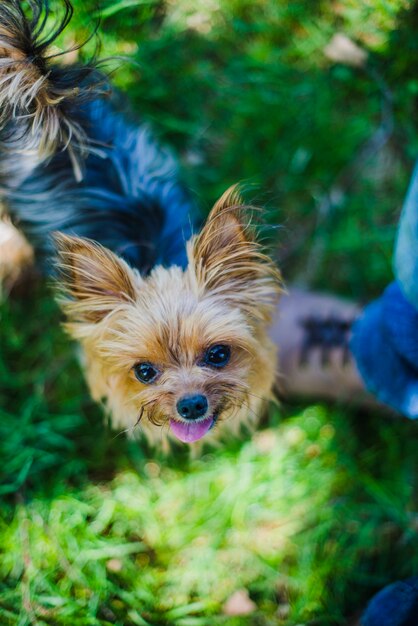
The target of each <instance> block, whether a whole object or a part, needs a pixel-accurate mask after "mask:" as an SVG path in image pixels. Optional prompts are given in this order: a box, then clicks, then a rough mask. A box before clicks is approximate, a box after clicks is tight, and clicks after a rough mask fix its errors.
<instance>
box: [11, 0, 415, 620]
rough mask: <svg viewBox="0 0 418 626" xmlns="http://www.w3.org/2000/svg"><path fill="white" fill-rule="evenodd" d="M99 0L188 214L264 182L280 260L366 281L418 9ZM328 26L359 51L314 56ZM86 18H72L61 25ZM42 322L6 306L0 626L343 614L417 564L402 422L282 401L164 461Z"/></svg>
mask: <svg viewBox="0 0 418 626" xmlns="http://www.w3.org/2000/svg"><path fill="white" fill-rule="evenodd" d="M93 5H94V3H93V2H90V0H89V2H84V1H82V0H77V2H76V8H78V9H79V10H80V11H81V10H82V9H83V10H85V12H86V13H88V14H89V15H90V16H91V15H92V14H93V13H94V9H93V8H92V7H93ZM105 7H106V10H105V12H104V19H103V22H102V25H101V27H100V33H101V35H102V38H103V40H104V44H103V50H102V56H106V55H109V54H123V55H129V56H130V57H131V58H132V59H133V60H134V61H135V63H128V62H127V61H126V62H121V61H119V62H118V63H117V64H116V65H117V66H118V68H119V69H116V71H115V79H116V80H117V82H118V84H119V86H121V87H122V88H124V89H126V90H127V91H128V93H129V96H130V98H131V100H132V102H133V103H134V105H135V108H136V109H137V110H138V111H139V112H140V113H141V115H142V116H143V117H144V118H146V119H147V120H150V121H151V122H152V123H153V125H154V127H155V129H156V131H157V132H158V134H160V135H162V136H163V137H164V138H165V139H166V140H167V141H168V142H169V143H171V144H172V145H173V146H175V148H176V151H177V152H178V153H179V155H180V158H181V161H182V163H183V165H184V171H185V177H186V180H187V182H188V185H189V187H190V188H191V189H192V193H193V195H194V197H195V198H196V201H197V202H198V203H199V205H200V206H202V207H203V212H204V211H206V210H207V209H208V208H209V206H210V203H211V202H212V201H213V200H214V199H215V198H216V197H217V196H218V195H219V194H220V193H221V192H222V191H223V190H224V189H225V188H226V187H227V186H228V185H230V184H231V183H234V182H236V181H237V180H243V179H244V180H246V181H247V182H249V183H250V187H251V184H252V183H257V184H258V187H255V186H254V195H255V200H256V201H259V202H261V203H262V204H267V207H268V210H269V213H268V219H269V221H270V222H271V223H273V224H280V225H281V228H280V229H279V230H278V231H273V234H272V237H273V240H274V247H275V248H276V249H277V258H278V261H279V262H280V265H281V266H282V268H283V269H284V273H285V276H286V277H287V278H298V279H299V280H302V281H303V280H304V279H305V282H307V283H308V284H310V285H311V286H312V285H313V286H320V287H321V288H322V289H330V290H334V291H339V292H340V293H344V294H345V295H349V296H351V297H354V298H361V299H362V300H363V301H366V300H368V299H370V298H371V297H373V296H374V295H376V294H377V293H379V291H380V290H381V289H382V288H383V286H384V285H385V284H386V283H387V282H388V281H389V280H390V279H391V249H392V245H393V241H394V237H395V232H396V221H397V218H398V215H399V210H400V206H401V201H402V197H403V194H404V193H405V189H406V185H407V181H408V177H409V172H410V170H411V167H412V163H413V159H414V158H415V157H416V155H417V152H418V142H417V136H418V135H417V129H416V121H415V120H416V115H415V110H416V108H415V107H416V94H417V93H418V86H417V79H416V67H417V63H418V59H417V54H418V53H417V51H416V45H415V42H416V28H417V26H416V23H417V21H418V20H417V13H418V12H417V10H416V9H414V8H413V6H412V3H411V2H408V1H407V0H396V1H395V0H393V1H391V2H385V3H372V2H353V1H352V0H341V2H329V3H326V2H324V3H314V2H311V1H310V0H305V1H303V0H298V1H295V2H292V3H288V2H281V1H280V2H276V0H274V1H273V0H271V1H270V0H266V1H261V0H260V1H257V2H246V1H243V0H240V1H238V0H237V1H232V0H231V1H228V2H227V1H226V0H218V1H216V2H210V3H209V2H201V3H195V2H193V3H192V2H190V3H189V2H186V1H184V0H182V1H181V2H169V3H167V4H164V3H159V2H146V3H144V2H142V0H141V1H139V0H132V1H131V0H122V1H121V2H116V3H115V2H112V3H111V2H107V3H105ZM90 9H91V10H90ZM338 31H343V32H344V33H346V34H348V35H349V36H351V37H354V38H355V39H356V40H357V41H358V43H360V44H361V45H362V46H365V47H366V48H367V49H368V50H369V64H370V65H369V66H367V67H366V68H365V67H363V68H359V67H350V66H347V65H344V64H339V63H333V62H331V61H330V60H329V59H327V58H326V56H325V54H324V47H325V46H326V45H327V44H328V43H329V41H330V39H331V37H332V35H333V34H335V32H338ZM86 32H87V30H86V26H85V15H84V17H83V16H81V17H77V19H76V22H75V23H74V26H73V28H72V30H71V29H70V31H69V35H68V39H67V40H66V41H67V43H70V44H71V42H72V41H74V40H75V39H78V40H79V39H80V38H82V36H83V34H84V33H86ZM400 42H401V43H402V45H400ZM370 68H372V70H370ZM381 80H383V82H384V83H385V84H386V86H387V88H388V89H389V91H390V92H391V94H392V96H393V101H392V110H391V111H389V113H388V112H387V110H386V109H385V107H384V106H383V105H384V104H385V95H384V91H385V89H384V88H383V87H382V83H381ZM386 95H387V94H386ZM382 107H383V109H384V110H385V111H386V113H385V115H389V118H390V119H389V122H391V123H393V130H392V131H391V132H389V133H387V135H386V141H385V143H384V144H383V145H380V146H379V145H378V144H377V143H376V142H375V141H374V138H375V136H376V132H377V131H378V130H379V128H380V125H381V124H382V117H381V112H382ZM383 122H384V123H386V122H388V120H387V119H386V118H385V119H384V120H383ZM385 128H386V127H385ZM386 131H387V128H386ZM379 136H380V135H379ZM365 144H366V145H367V146H369V147H370V149H369V152H367V151H366V154H364V150H363V148H364V145H365ZM328 200H331V201H330V202H328ZM324 207H325V208H326V207H328V208H327V210H325V209H324ZM59 320H60V316H59V314H58V311H57V310H56V308H55V306H54V304H53V302H52V298H51V295H50V294H49V292H47V290H46V288H44V287H41V288H38V287H33V288H31V289H27V290H26V291H25V292H24V293H23V294H20V295H19V296H16V297H14V298H13V299H12V300H9V301H6V302H5V303H4V304H3V305H2V307H1V308H0V459H1V469H0V497H1V498H2V500H1V502H2V507H1V513H0V516H1V522H0V551H1V555H0V624H1V625H2V626H3V624H4V626H9V625H10V626H15V625H19V626H23V625H26V624H38V625H45V624H47V625H51V626H59V625H65V626H87V625H88V626H89V625H96V624H97V625H108V624H117V625H118V626H131V625H134V624H135V625H136V624H140V625H146V624H149V625H153V626H165V625H170V626H203V625H206V624H207V625H210V626H211V625H214V624H228V625H231V626H235V625H239V626H241V625H247V624H248V625H249V626H267V625H268V626H270V625H274V626H276V625H277V626H284V625H286V626H296V625H297V624H304V625H305V624H314V625H316V626H328V625H330V626H331V625H332V626H337V625H341V626H342V625H346V624H353V623H354V620H355V619H356V617H357V616H358V615H359V613H360V612H361V609H362V607H364V605H365V603H366V602H367V600H368V598H369V597H370V596H371V595H372V594H373V593H374V592H375V591H376V590H377V589H379V588H381V587H382V586H383V585H384V584H386V583H387V582H390V581H391V580H394V579H397V578H401V577H406V576H408V575H412V574H414V573H415V574H416V572H417V571H418V545H417V539H416V534H417V529H418V517H417V508H418V502H417V478H416V476H417V469H418V467H417V465H418V459H417V454H416V425H414V424H412V423H408V422H407V421H406V420H402V419H394V418H390V417H388V416H385V415H383V414H380V413H379V412H377V411H376V412H375V413H374V412H371V413H370V412H368V413H366V412H363V413H362V412H357V413H353V412H350V411H349V410H348V409H347V407H344V406H332V407H328V408H326V407H324V406H320V405H315V406H308V407H306V406H296V405H293V406H290V407H289V406H285V407H282V408H281V409H280V410H278V409H274V408H273V409H272V412H271V415H270V416H269V417H267V418H266V420H265V422H264V423H263V425H262V427H261V429H260V430H259V432H257V433H256V434H255V435H254V436H253V437H251V436H250V435H249V434H248V433H247V434H243V437H242V438H241V439H240V440H238V441H227V442H224V443H223V444H222V445H221V446H219V447H218V448H216V449H207V450H205V451H204V453H203V455H202V457H201V458H196V459H189V458H188V455H187V454H186V449H185V447H183V446H178V447H176V449H174V450H173V451H172V453H171V454H170V455H169V456H167V457H164V456H163V455H162V454H161V453H160V452H159V451H153V450H150V449H148V448H147V447H146V446H145V445H143V444H139V443H138V442H128V441H127V440H126V439H125V437H124V436H123V435H118V434H117V433H114V432H111V431H110V430H109V429H108V428H107V427H106V424H105V423H104V420H103V417H102V415H101V413H100V410H99V409H98V408H97V407H95V406H94V404H93V403H92V401H91V400H90V399H89V397H88V393H87V390H86V388H85V385H84V382H83V378H82V374H81V372H80V370H79V367H78V365H77V361H76V358H75V350H74V347H73V346H71V345H70V344H69V342H68V340H67V339H66V338H65V337H64V335H63V334H62V332H61V330H60V328H59ZM234 612H235V613H240V615H239V616H235V617H234V616H233V613H234Z"/></svg>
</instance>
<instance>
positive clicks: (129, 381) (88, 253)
mask: <svg viewBox="0 0 418 626" xmlns="http://www.w3.org/2000/svg"><path fill="white" fill-rule="evenodd" d="M54 6H56V4H54ZM29 7H30V9H31V13H32V15H31V17H29V18H28V17H27V15H26V12H25V10H24V9H26V8H27V3H26V2H21V1H20V0H3V2H1V4H0V147H2V149H1V150H0V203H4V204H5V205H6V206H7V209H8V212H9V213H10V214H11V217H12V219H13V220H14V222H15V223H17V224H18V225H19V227H20V228H21V229H22V231H23V232H24V233H25V234H26V235H27V237H28V239H29V240H30V242H31V243H32V244H33V246H34V248H35V253H36V257H37V260H38V261H42V262H43V264H44V267H45V268H50V267H51V265H53V266H54V269H53V272H54V275H55V279H56V284H57V285H58V286H59V303H60V305H61V307H62V309H63V311H64V313H65V316H66V320H67V321H66V326H65V327H66V329H67V331H68V333H69V334H70V335H71V336H72V337H73V338H74V339H76V340H78V341H79V342H80V344H81V347H82V351H83V355H84V356H83V361H84V366H85V371H86V376H87V380H88V383H89V386H90V389H91V393H92V396H93V398H95V399H96V400H97V401H100V402H101V401H103V402H104V403H105V405H106V407H107V409H108V410H109V411H110V413H111V415H112V421H113V424H114V425H116V426H120V427H122V428H124V429H126V430H128V431H130V432H131V431H133V430H134V429H135V428H136V427H137V426H139V427H140V428H141V430H143V431H144V432H146V433H147V435H148V436H149V437H150V438H153V439H155V440H160V439H161V429H165V428H168V427H169V425H170V424H171V426H172V425H173V422H176V424H175V428H174V431H175V430H176V428H177V429H178V428H181V427H182V426H179V424H178V422H181V421H182V418H181V416H180V415H179V413H178V409H177V403H178V401H179V399H181V398H183V397H184V396H193V395H196V394H203V395H204V396H205V398H206V399H207V407H208V408H207V416H206V418H205V419H207V420H209V421H211V425H216V429H218V426H219V425H222V428H220V429H219V430H220V431H221V432H223V430H224V428H228V429H229V430H235V431H236V430H238V429H239V427H240V424H241V423H242V421H244V420H245V421H248V420H250V421H255V420H256V418H257V417H258V416H259V415H260V412H261V410H262V407H263V405H264V403H265V402H266V401H267V400H268V399H269V398H270V397H271V389H272V386H273V383H274V378H275V371H276V350H275V347H274V345H273V344H272V342H271V341H270V339H269V337H268V333H267V325H268V322H269V320H270V318H271V314H272V311H273V307H274V306H275V304H276V301H277V298H278V296H279V294H280V290H281V280H280V274H279V272H278V270H277V269H276V268H275V266H274V264H273V263H272V261H271V260H270V259H269V257H267V256H266V255H265V254H264V253H263V251H262V249H261V247H260V245H259V244H258V243H257V240H256V237H255V234H254V230H253V229H252V228H251V226H250V221H251V210H250V209H249V208H248V207H245V206H244V204H243V203H242V201H241V199H240V197H239V193H238V189H237V188H232V189H230V190H229V191H227V192H226V193H225V194H224V196H222V198H221V199H220V200H219V201H218V202H217V203H216V205H215V206H214V208H213V210H212V212H211V213H210V215H209V218H208V220H207V222H206V224H205V225H204V226H203V228H202V229H201V230H200V232H199V233H198V234H197V235H193V231H194V230H195V229H196V228H195V220H194V219H193V206H192V203H191V202H190V200H189V198H188V196H187V194H186V193H185V191H184V189H183V187H182V185H181V183H180V180H179V174H178V168H177V165H176V162H175V160H174V159H173V157H172V156H171V155H170V153H169V152H167V150H165V149H163V148H161V147H160V146H159V145H158V144H157V143H156V141H155V139H154V137H153V135H152V133H151V132H150V130H149V129H148V128H147V127H146V126H144V125H143V124H139V125H138V124H137V123H134V122H132V121H131V120H130V119H129V118H128V117H127V116H126V114H124V113H123V112H122V109H121V102H120V98H119V96H118V95H117V94H116V95H115V94H112V93H111V92H110V89H109V88H108V86H107V83H106V81H105V80H104V79H103V77H101V76H100V74H98V73H97V72H95V71H94V70H92V69H91V68H84V67H65V68H63V67H60V66H59V65H55V64H54V63H52V56H51V53H50V47H51V44H52V43H53V41H54V40H55V38H56V37H57V36H58V35H59V34H60V33H61V31H62V30H63V28H64V27H65V26H66V24H67V23H68V21H69V19H70V17H71V15H72V8H71V5H70V2H69V0H61V7H62V13H61V18H60V19H59V20H58V22H56V26H55V29H53V31H52V33H50V32H49V31H48V32H47V25H48V24H49V23H50V19H49V18H50V16H51V12H50V8H49V4H48V0H29ZM103 85H106V88H105V89H103V88H102V87H103ZM86 96H91V97H88V98H87V97H86ZM56 231H59V232H58V233H56ZM54 232H55V233H56V235H55V238H54V241H53V238H52V236H51V235H52V233H54ZM0 257H1V254H0ZM0 267H1V258H0ZM49 271H50V269H49ZM219 345H220V346H226V347H227V348H228V349H229V351H230V360H229V361H228V363H227V365H226V366H225V367H223V368H222V369H217V368H216V367H211V366H210V364H208V363H207V362H206V361H205V358H206V357H205V355H207V353H208V351H210V350H211V349H212V348H213V346H218V347H219ZM139 363H142V364H148V365H149V364H151V365H152V366H153V367H154V368H156V371H157V373H158V377H157V378H156V379H155V381H153V383H152V384H145V383H144V382H141V379H140V378H138V377H137V376H136V375H135V371H136V366H137V365H138V364H139ZM189 426H190V423H189V424H188V425H187V428H189ZM183 427H184V423H183ZM216 429H215V432H216ZM174 431H173V432H174ZM177 432H179V431H178V430H177ZM187 440H188V441H189V439H187Z"/></svg>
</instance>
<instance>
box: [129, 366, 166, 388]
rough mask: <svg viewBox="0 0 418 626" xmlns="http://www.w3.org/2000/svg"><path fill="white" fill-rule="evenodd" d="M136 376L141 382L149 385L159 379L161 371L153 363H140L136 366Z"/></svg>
mask: <svg viewBox="0 0 418 626" xmlns="http://www.w3.org/2000/svg"><path fill="white" fill-rule="evenodd" d="M134 372H135V376H136V377H137V379H138V380H139V381H140V382H141V383H145V384H146V385H148V384H149V383H153V382H154V381H155V380H157V378H158V376H159V374H160V372H159V371H158V370H157V368H156V367H154V365H151V363H138V364H137V365H135V367H134Z"/></svg>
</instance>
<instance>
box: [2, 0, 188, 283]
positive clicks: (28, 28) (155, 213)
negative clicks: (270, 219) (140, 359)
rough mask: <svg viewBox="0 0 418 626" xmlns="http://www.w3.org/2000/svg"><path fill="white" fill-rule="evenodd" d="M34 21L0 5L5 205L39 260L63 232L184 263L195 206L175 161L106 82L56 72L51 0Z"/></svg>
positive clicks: (146, 262)
mask: <svg viewBox="0 0 418 626" xmlns="http://www.w3.org/2000/svg"><path fill="white" fill-rule="evenodd" d="M32 4H33V5H34V15H33V18H32V19H31V20H29V19H28V18H27V17H26V15H25V13H24V11H23V8H22V3H21V1H20V0H5V1H4V2H2V3H1V5H0V108H1V113H0V145H1V156H0V199H1V200H2V201H3V202H5V204H6V205H7V207H8V211H9V213H10V214H11V216H12V219H13V220H14V221H15V223H17V224H18V226H19V228H21V229H22V230H23V232H24V233H25V234H26V235H27V236H28V238H29V240H30V241H31V243H32V244H33V245H34V247H35V250H36V252H37V255H38V257H39V258H41V259H44V258H48V257H49V256H50V254H51V252H52V241H51V238H50V234H51V233H52V232H54V231H58V230H59V231H61V232H64V233H68V234H76V235H79V236H83V237H88V238H90V239H93V240H95V241H98V242H100V243H102V244H103V245H105V246H106V247H108V248H110V249H111V250H113V251H114V252H117V253H118V254H119V255H120V256H122V257H124V258H125V259H126V260H128V261H129V262H130V264H131V265H133V266H135V267H137V268H139V269H141V270H142V272H147V271H149V270H150V269H151V268H152V267H153V266H154V265H156V264H164V265H170V264H179V265H184V264H185V262H186V255H185V246H184V241H185V240H187V239H188V238H189V236H190V229H191V216H190V213H191V203H190V201H189V199H188V198H187V196H186V194H185V192H184V190H183V188H182V186H181V184H180V183H179V178H178V169H177V166H176V162H175V160H174V159H173V157H172V156H171V155H170V153H169V152H168V151H167V150H165V149H162V148H161V147H160V146H159V145H158V144H157V143H156V142H155V139H154V138H153V136H152V133H151V131H150V130H149V129H148V128H147V127H146V126H145V125H140V126H137V125H136V124H135V123H133V122H131V121H128V117H129V116H127V115H126V114H125V112H122V110H121V104H120V97H119V96H118V95H117V94H114V93H113V92H112V90H111V88H110V86H109V84H108V81H107V79H106V77H105V76H104V75H103V74H101V73H99V72H98V71H97V70H96V69H94V68H92V67H87V66H86V67H84V66H73V67H71V66H70V67H68V66H57V65H53V64H51V63H50V57H49V56H48V50H49V48H50V45H51V43H52V42H53V41H54V39H55V38H56V37H57V36H58V35H59V34H60V33H61V31H62V30H63V28H65V26H66V25H67V24H68V22H69V20H70V18H71V15H72V8H71V5H70V3H69V1H68V0H62V2H61V4H62V8H63V10H64V11H63V16H62V19H61V22H60V23H59V25H58V26H57V27H56V29H55V32H54V33H53V34H52V36H48V35H44V29H45V17H46V16H47V15H48V13H49V8H48V3H47V2H46V0H34V2H33V3H32Z"/></svg>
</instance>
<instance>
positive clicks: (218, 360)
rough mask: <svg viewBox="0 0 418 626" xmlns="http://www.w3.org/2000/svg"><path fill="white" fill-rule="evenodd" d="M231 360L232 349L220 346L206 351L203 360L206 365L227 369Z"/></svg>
mask: <svg viewBox="0 0 418 626" xmlns="http://www.w3.org/2000/svg"><path fill="white" fill-rule="evenodd" d="M230 358H231V348H230V347H229V346H224V345H219V346H212V347H211V348H209V349H208V350H206V353H205V356H204V358H203V360H204V362H205V363H206V365H212V367H225V365H226V364H227V363H228V362H229V359H230Z"/></svg>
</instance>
